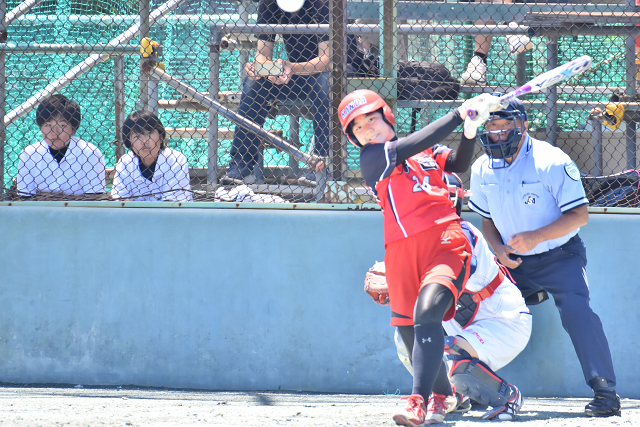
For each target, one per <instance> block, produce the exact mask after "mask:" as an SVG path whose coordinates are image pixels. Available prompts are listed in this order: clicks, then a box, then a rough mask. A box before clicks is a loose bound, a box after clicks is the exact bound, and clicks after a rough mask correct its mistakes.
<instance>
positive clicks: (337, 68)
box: [326, 0, 347, 181]
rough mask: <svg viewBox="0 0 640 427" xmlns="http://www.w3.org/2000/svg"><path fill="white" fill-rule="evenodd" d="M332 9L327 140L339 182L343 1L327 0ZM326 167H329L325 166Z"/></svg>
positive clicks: (341, 165)
mask: <svg viewBox="0 0 640 427" xmlns="http://www.w3.org/2000/svg"><path fill="white" fill-rule="evenodd" d="M329 7H330V10H331V14H330V18H329V26H330V27H331V31H330V33H329V40H330V45H331V50H332V53H331V56H332V57H331V65H332V66H331V94H330V96H331V109H330V117H329V118H328V119H329V120H330V126H331V135H330V141H331V145H330V147H331V148H332V150H331V151H332V152H330V155H331V156H332V157H331V169H329V171H330V172H331V173H332V177H333V179H334V180H336V181H342V180H343V179H344V178H343V175H345V174H346V156H345V154H346V152H345V151H346V150H345V149H344V143H343V138H342V128H341V126H340V122H339V121H338V114H339V113H338V107H339V106H340V101H342V97H343V96H344V95H346V93H345V92H346V87H347V79H346V73H345V70H346V68H347V58H346V57H347V55H346V52H347V2H346V0H330V1H329ZM326 166H329V165H326Z"/></svg>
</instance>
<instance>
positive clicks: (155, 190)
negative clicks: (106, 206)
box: [111, 148, 193, 202]
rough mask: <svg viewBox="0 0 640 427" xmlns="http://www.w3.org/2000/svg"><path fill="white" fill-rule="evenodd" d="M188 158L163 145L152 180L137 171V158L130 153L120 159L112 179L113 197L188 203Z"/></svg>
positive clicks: (138, 167) (189, 199)
mask: <svg viewBox="0 0 640 427" xmlns="http://www.w3.org/2000/svg"><path fill="white" fill-rule="evenodd" d="M189 181H190V180H189V165H188V163H187V158H186V157H185V155H184V154H182V153H181V152H179V151H176V150H172V149H171V148H165V149H164V150H162V151H160V153H159V155H158V160H156V168H155V172H154V173H153V177H152V179H151V180H149V179H147V178H145V177H144V176H143V175H142V172H141V171H140V159H139V158H138V156H136V155H135V154H134V153H133V152H129V153H127V154H126V155H124V156H122V158H120V161H118V164H117V165H116V174H115V177H114V178H113V189H112V190H111V197H112V198H113V199H133V200H136V201H176V202H190V201H191V200H192V199H193V197H192V195H191V185H190V183H189Z"/></svg>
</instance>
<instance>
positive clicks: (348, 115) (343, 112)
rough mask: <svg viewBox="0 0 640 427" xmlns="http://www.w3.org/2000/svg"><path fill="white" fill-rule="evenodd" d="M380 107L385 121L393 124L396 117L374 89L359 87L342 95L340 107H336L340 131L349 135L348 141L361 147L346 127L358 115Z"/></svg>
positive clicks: (371, 111)
mask: <svg viewBox="0 0 640 427" xmlns="http://www.w3.org/2000/svg"><path fill="white" fill-rule="evenodd" d="M380 109H381V110H382V116H383V117H384V119H385V120H386V121H387V123H389V125H390V126H393V125H395V124H396V118H395V117H394V115H393V113H392V112H391V108H390V107H389V105H387V103H386V102H385V101H384V99H382V97H381V96H380V95H378V94H377V93H375V92H374V91H372V90H369V89H359V90H355V91H353V92H351V93H350V94H349V95H347V96H345V97H344V99H343V100H342V101H341V102H340V107H338V113H339V114H340V124H341V125H342V131H343V132H344V133H345V134H346V135H347V136H348V137H349V141H351V143H352V144H354V145H356V146H358V147H362V145H361V144H360V143H359V142H358V140H357V139H356V138H355V137H354V136H353V134H352V133H351V132H348V130H347V128H348V127H349V124H350V123H351V122H352V121H353V120H354V119H355V118H356V117H358V116H362V115H363V114H369V113H373V112H374V111H378V110H380Z"/></svg>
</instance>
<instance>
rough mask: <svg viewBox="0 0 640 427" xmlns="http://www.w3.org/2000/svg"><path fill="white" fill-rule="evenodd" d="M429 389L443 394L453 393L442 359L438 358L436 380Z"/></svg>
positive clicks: (449, 394) (445, 365)
mask: <svg viewBox="0 0 640 427" xmlns="http://www.w3.org/2000/svg"><path fill="white" fill-rule="evenodd" d="M431 390H432V391H433V392H434V393H438V394H444V395H445V396H451V395H452V394H453V389H452V388H451V383H450V382H449V377H448V376H447V364H446V363H444V360H442V359H440V370H439V371H438V375H437V376H436V381H435V382H434V383H433V387H431Z"/></svg>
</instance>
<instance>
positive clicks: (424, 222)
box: [360, 140, 459, 246]
mask: <svg viewBox="0 0 640 427" xmlns="http://www.w3.org/2000/svg"><path fill="white" fill-rule="evenodd" d="M397 143H398V141H397V140H395V141H388V142H386V143H384V144H368V145H366V146H365V147H364V148H363V149H362V152H361V154H360V168H361V170H362V173H363V176H364V178H365V182H366V183H367V185H368V186H369V190H370V191H372V193H373V194H374V195H375V196H376V199H377V201H378V204H379V205H380V206H381V207H382V212H383V214H384V240H385V246H386V245H388V244H389V243H391V242H393V241H395V240H399V239H402V238H406V237H408V236H411V235H413V234H416V233H418V232H420V231H423V230H426V229H427V228H430V227H433V226H434V225H437V224H443V223H445V222H448V221H456V220H458V219H459V217H458V215H457V214H456V210H455V207H454V206H453V202H452V201H451V200H450V199H449V190H448V188H447V184H446V183H445V181H444V178H443V176H444V169H445V162H446V160H447V158H448V157H449V155H450V154H451V152H452V150H451V149H450V148H448V147H446V146H444V145H434V146H432V147H431V148H428V149H426V150H424V151H422V152H421V153H418V154H416V155H414V156H412V157H410V158H408V159H407V160H405V161H403V162H402V163H400V164H396V145H397Z"/></svg>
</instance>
